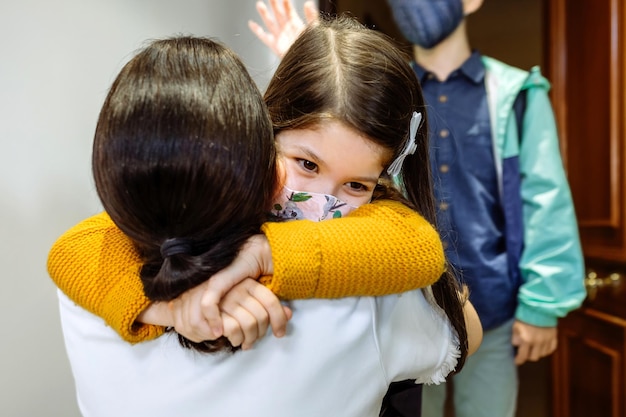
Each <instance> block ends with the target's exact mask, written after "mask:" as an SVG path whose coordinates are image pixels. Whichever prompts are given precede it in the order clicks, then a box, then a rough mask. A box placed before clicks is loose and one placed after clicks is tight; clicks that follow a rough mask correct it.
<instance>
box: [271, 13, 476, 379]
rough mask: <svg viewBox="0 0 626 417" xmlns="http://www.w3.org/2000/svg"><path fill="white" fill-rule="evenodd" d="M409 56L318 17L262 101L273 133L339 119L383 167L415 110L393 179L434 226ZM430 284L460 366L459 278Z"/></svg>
mask: <svg viewBox="0 0 626 417" xmlns="http://www.w3.org/2000/svg"><path fill="white" fill-rule="evenodd" d="M409 62H410V57H409V56H407V55H406V54H405V53H404V52H402V51H401V50H400V49H399V48H398V47H397V45H396V44H395V43H394V42H393V41H392V40H391V39H390V38H388V37H387V36H386V35H384V34H382V33H380V32H377V31H374V30H371V29H368V28H366V27H365V26H363V25H361V24H360V23H358V22H357V21H356V20H354V19H352V18H349V17H337V18H330V19H329V18H322V19H320V20H319V22H318V23H316V24H314V25H310V26H309V27H308V28H307V29H306V30H305V31H304V32H303V33H302V35H300V37H299V38H298V39H297V40H296V42H295V43H294V44H293V45H292V46H291V48H290V49H289V50H288V51H287V53H286V54H285V56H284V57H283V59H282V62H281V63H280V65H279V66H278V68H277V70H276V73H275V75H274V77H273V78H272V80H271V82H270V84H269V85H268V88H267V91H266V93H265V102H266V104H267V106H268V109H269V112H270V117H271V118H272V122H273V124H274V134H277V133H280V132H281V131H283V130H288V129H307V128H315V127H316V126H317V125H319V124H320V123H323V122H324V121H325V120H329V119H331V120H337V121H340V122H342V123H344V124H346V125H347V126H349V127H351V128H353V129H355V130H356V131H358V132H360V133H361V134H363V135H365V136H366V137H367V138H369V139H370V140H372V141H373V142H374V143H376V144H378V145H380V146H382V147H383V148H384V149H386V150H388V151H389V152H388V153H389V156H390V157H389V160H388V161H386V166H385V168H387V166H389V165H390V164H391V162H392V161H393V160H394V159H395V158H396V157H397V156H398V155H399V154H400V153H401V151H402V149H403V148H404V146H405V145H406V142H407V140H408V138H409V125H410V121H411V117H412V115H413V112H421V113H422V120H423V121H422V124H421V126H420V127H419V130H418V131H417V135H416V144H417V149H416V151H415V153H414V154H412V155H408V156H407V157H406V158H405V160H404V164H403V166H402V170H401V173H400V176H399V178H400V182H401V184H400V185H401V188H402V190H403V191H404V193H405V195H406V199H408V203H409V205H410V206H412V207H413V208H414V209H416V210H417V211H418V212H419V213H420V214H422V215H423V216H424V217H425V218H426V219H427V220H428V221H430V222H431V223H432V224H436V217H435V206H434V197H433V189H432V178H431V171H430V169H431V166H430V162H429V147H428V124H427V121H426V119H427V118H426V106H425V103H424V98H423V95H422V90H421V87H420V85H419V81H418V79H417V76H416V75H415V72H414V71H413V69H412V68H411V66H410V64H409ZM380 182H381V186H380V187H378V188H379V190H378V191H377V193H375V196H378V197H384V198H389V197H390V196H393V195H394V193H393V192H392V190H391V189H390V187H389V184H391V183H392V179H391V178H389V176H388V175H387V173H386V170H385V171H384V172H383V177H382V178H381V181H380ZM398 194H399V193H397V192H396V193H395V195H396V198H397V195H398ZM405 201H406V200H405ZM432 289H433V293H434V296H435V299H436V300H437V302H438V304H439V305H440V306H441V307H442V308H443V309H444V310H445V311H446V313H447V315H448V317H449V319H450V321H451V323H452V325H453V326H454V328H455V329H456V331H457V333H458V336H459V340H460V344H461V353H462V356H461V359H460V360H459V366H457V371H458V370H460V369H461V368H462V366H463V363H464V361H465V357H466V355H467V331H466V328H465V319H464V314H463V305H462V304H463V302H462V300H461V299H460V296H459V284H458V282H457V280H456V278H455V276H454V274H453V273H452V271H447V272H446V273H445V274H444V275H443V276H442V277H441V279H440V280H439V281H437V283H436V284H434V285H433V287H432Z"/></svg>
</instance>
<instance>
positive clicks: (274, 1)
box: [248, 0, 319, 58]
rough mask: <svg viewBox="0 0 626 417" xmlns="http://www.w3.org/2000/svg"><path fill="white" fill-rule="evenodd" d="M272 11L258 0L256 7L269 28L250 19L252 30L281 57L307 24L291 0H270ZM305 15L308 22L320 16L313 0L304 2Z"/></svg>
mask: <svg viewBox="0 0 626 417" xmlns="http://www.w3.org/2000/svg"><path fill="white" fill-rule="evenodd" d="M269 3H270V8H271V10H272V11H271V12H270V11H269V10H268V8H267V6H266V5H265V3H264V2H262V1H257V3H256V9H257V11H258V12H259V15H260V16H261V19H262V20H263V23H264V24H265V27H266V28H267V32H266V31H265V30H264V29H263V28H262V27H261V26H260V25H259V24H257V23H256V22H253V21H252V20H250V21H248V27H249V28H250V30H251V31H252V32H253V33H254V34H255V35H256V36H257V37H258V38H259V39H260V40H261V41H262V42H263V43H264V44H265V45H267V46H268V47H269V48H270V49H271V50H272V51H273V52H274V53H275V54H276V55H278V57H279V58H282V57H283V56H284V55H285V52H287V50H288V49H289V47H290V46H291V44H293V43H294V41H295V40H296V39H297V38H298V36H300V34H301V33H302V31H303V30H304V28H305V24H304V22H303V21H302V19H301V18H300V16H298V13H296V11H295V10H294V8H293V5H292V4H291V0H282V1H280V0H269ZM304 16H305V19H306V22H307V24H309V23H311V22H314V21H316V20H317V19H318V17H319V11H318V10H317V6H316V5H315V3H314V2H313V1H307V2H305V3H304Z"/></svg>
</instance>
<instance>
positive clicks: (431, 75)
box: [426, 72, 435, 80]
mask: <svg viewBox="0 0 626 417" xmlns="http://www.w3.org/2000/svg"><path fill="white" fill-rule="evenodd" d="M433 78H435V74H433V73H432V72H429V73H428V75H426V79H427V80H432V79H433Z"/></svg>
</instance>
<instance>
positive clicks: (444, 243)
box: [441, 241, 448, 249]
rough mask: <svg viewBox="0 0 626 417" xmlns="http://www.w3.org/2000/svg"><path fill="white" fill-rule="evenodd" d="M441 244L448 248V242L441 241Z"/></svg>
mask: <svg viewBox="0 0 626 417" xmlns="http://www.w3.org/2000/svg"><path fill="white" fill-rule="evenodd" d="M441 245H442V246H443V248H444V249H448V242H445V241H444V242H441Z"/></svg>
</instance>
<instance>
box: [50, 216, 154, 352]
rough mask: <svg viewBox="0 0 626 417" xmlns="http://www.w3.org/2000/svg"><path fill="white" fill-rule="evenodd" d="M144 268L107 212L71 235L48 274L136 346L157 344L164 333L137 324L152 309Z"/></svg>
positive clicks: (58, 245)
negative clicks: (153, 341)
mask: <svg viewBox="0 0 626 417" xmlns="http://www.w3.org/2000/svg"><path fill="white" fill-rule="evenodd" d="M140 268H141V259H140V258H139V256H138V254H137V252H136V251H135V248H134V246H133V244H132V242H131V241H130V240H129V239H128V238H127V237H126V236H125V235H124V234H123V233H122V232H121V231H120V230H119V229H118V228H117V226H115V223H113V221H112V220H111V218H110V217H109V216H108V215H107V214H105V213H102V214H98V215H96V216H93V217H90V218H89V219H87V220H84V221H82V222H81V223H79V224H78V225H76V226H74V227H73V228H71V229H70V230H68V231H67V232H65V233H64V234H63V235H62V236H61V237H60V238H59V239H58V240H57V241H56V242H55V243H54V245H53V246H52V249H51V250H50V253H49V254H48V273H49V274H50V277H51V278H52V280H53V281H54V282H55V284H56V285H57V286H58V287H59V288H60V289H61V291H63V292H64V293H65V294H66V295H67V296H68V297H69V298H70V299H72V300H73V301H74V302H76V303H77V304H78V305H80V306H81V307H83V308H85V309H87V310H89V311H91V312H92V313H94V314H96V315H98V316H100V317H102V318H103V319H104V320H105V322H106V323H107V324H108V325H109V326H111V328H113V329H114V330H115V331H116V332H118V333H119V334H120V336H121V337H122V338H123V339H124V340H126V341H128V342H131V343H136V342H141V341H145V340H150V339H154V338H156V337H158V336H160V335H161V334H163V331H164V328H163V327H161V326H153V325H147V324H142V323H139V322H136V319H137V317H138V316H139V314H140V313H141V312H142V311H143V310H145V309H146V307H147V306H148V305H149V304H150V300H149V299H148V298H147V297H146V296H145V295H144V292H143V285H142V283H141V280H140V278H139V270H140Z"/></svg>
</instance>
